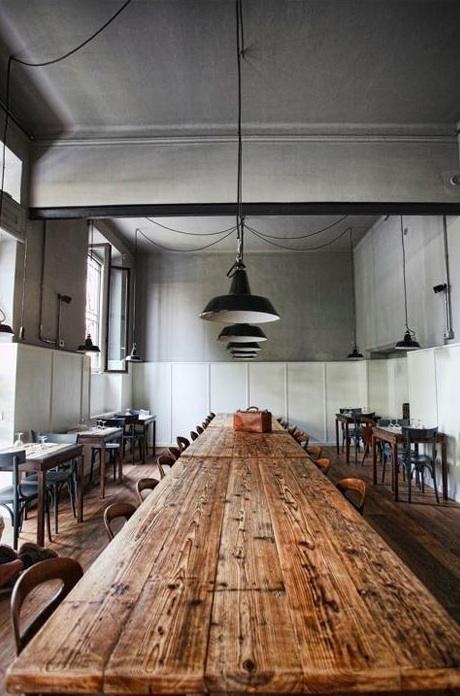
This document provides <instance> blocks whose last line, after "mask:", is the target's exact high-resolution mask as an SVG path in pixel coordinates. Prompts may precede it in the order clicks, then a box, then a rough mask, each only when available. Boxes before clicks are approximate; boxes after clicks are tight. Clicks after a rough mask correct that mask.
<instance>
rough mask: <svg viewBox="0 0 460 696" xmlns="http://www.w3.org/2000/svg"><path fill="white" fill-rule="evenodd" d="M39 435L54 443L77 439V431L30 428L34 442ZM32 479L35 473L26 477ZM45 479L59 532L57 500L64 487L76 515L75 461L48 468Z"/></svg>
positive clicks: (69, 443)
mask: <svg viewBox="0 0 460 696" xmlns="http://www.w3.org/2000/svg"><path fill="white" fill-rule="evenodd" d="M41 436H43V437H46V441H47V442H52V443H54V444H56V445H76V444H77V440H78V433H36V432H35V431H33V430H32V438H33V440H34V442H36V441H37V439H38V437H41ZM91 467H92V462H91ZM32 480H35V481H36V480H37V475H36V474H32V476H28V477H27V481H32ZM45 480H46V487H47V489H48V491H49V493H50V495H51V501H52V504H53V508H54V531H55V532H56V534H57V533H58V532H59V516H58V512H59V500H60V497H61V493H62V489H63V488H64V487H66V488H67V491H68V494H69V500H70V505H71V508H72V513H73V516H74V517H76V516H77V512H76V506H75V501H76V499H77V487H78V486H79V485H81V482H79V481H78V480H77V466H76V461H75V460H71V461H69V462H68V463H66V464H60V465H59V466H57V467H55V468H54V469H50V470H49V471H47V472H46V479H45Z"/></svg>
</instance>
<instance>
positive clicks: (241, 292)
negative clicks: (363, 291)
mask: <svg viewBox="0 0 460 696" xmlns="http://www.w3.org/2000/svg"><path fill="white" fill-rule="evenodd" d="M235 7H236V58H237V68H238V163H237V187H236V193H237V196H236V197H237V203H236V207H237V210H236V234H237V252H236V259H235V262H234V264H233V265H232V267H231V268H230V270H229V271H228V273H227V277H228V278H231V281H232V282H231V284H230V292H229V294H228V295H219V296H217V297H214V298H213V299H212V300H210V301H209V302H208V304H207V305H206V307H205V308H204V310H203V311H202V313H201V314H200V317H201V319H206V320H207V321H221V322H223V323H224V324H234V323H237V322H257V323H260V324H261V323H265V322H269V321H276V320H277V319H279V314H278V312H277V311H276V310H275V308H274V307H273V305H272V303H271V302H270V300H268V299H267V298H266V297H262V296H260V295H252V294H251V290H250V287H249V281H248V276H247V273H246V266H245V264H244V258H243V257H244V216H243V207H242V181H243V167H242V151H243V140H242V132H241V114H242V95H241V58H243V57H244V53H245V49H244V39H243V29H242V4H241V0H236V3H235Z"/></svg>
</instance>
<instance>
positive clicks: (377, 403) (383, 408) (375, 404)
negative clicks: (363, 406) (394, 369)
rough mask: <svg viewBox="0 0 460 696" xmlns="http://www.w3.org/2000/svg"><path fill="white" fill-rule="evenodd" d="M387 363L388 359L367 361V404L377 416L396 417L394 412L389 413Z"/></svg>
mask: <svg viewBox="0 0 460 696" xmlns="http://www.w3.org/2000/svg"><path fill="white" fill-rule="evenodd" d="M388 363H389V360H370V361H369V366H368V380H369V389H368V393H369V403H368V404H367V405H368V406H369V408H370V409H371V410H372V411H375V412H376V413H377V414H378V415H379V416H384V417H385V416H390V415H393V417H396V413H394V414H390V404H389V374H388V373H389V371H388Z"/></svg>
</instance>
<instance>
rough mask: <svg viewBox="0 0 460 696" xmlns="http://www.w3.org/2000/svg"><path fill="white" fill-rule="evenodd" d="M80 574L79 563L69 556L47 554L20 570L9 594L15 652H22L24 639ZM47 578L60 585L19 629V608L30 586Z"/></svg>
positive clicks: (47, 615) (54, 606) (26, 639)
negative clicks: (24, 626) (31, 618)
mask: <svg viewBox="0 0 460 696" xmlns="http://www.w3.org/2000/svg"><path fill="white" fill-rule="evenodd" d="M82 576H83V570H82V567H81V565H80V564H79V563H78V562H77V561H74V560H73V559H72V558H50V559H49V560H46V561H40V562H39V563H36V564H35V565H33V566H31V567H30V568H28V569H27V570H25V571H24V572H23V573H22V575H21V576H20V577H19V579H18V581H17V582H16V584H15V586H14V589H13V593H12V595H11V623H12V625H13V633H14V640H15V643H16V654H17V655H19V653H20V652H22V650H23V649H24V648H25V647H26V645H27V643H29V641H30V640H31V639H32V638H33V637H34V635H35V634H36V633H37V632H38V631H39V629H40V628H41V627H42V626H43V625H44V624H45V622H46V621H47V620H48V619H49V617H50V616H51V614H52V613H53V612H54V611H55V609H56V608H57V607H58V606H59V604H60V603H61V602H62V600H63V599H64V598H65V597H67V595H68V594H69V592H70V591H71V589H72V588H73V587H74V586H75V585H76V584H77V582H78V581H79V580H80V578H81V577H82ZM50 580H61V581H62V585H61V587H60V588H59V590H58V591H57V592H56V594H55V595H54V596H53V597H52V599H51V600H50V602H49V603H48V604H47V605H46V606H45V607H44V608H43V609H42V610H41V611H40V613H39V614H38V615H36V616H35V618H34V619H33V621H32V622H31V623H30V624H29V625H28V626H27V628H26V629H25V630H24V631H23V632H22V633H21V629H20V621H21V608H22V605H23V603H24V600H25V599H26V597H27V596H28V595H29V594H30V592H32V590H34V589H35V588H36V587H38V586H39V585H42V584H43V583H44V582H48V581H50Z"/></svg>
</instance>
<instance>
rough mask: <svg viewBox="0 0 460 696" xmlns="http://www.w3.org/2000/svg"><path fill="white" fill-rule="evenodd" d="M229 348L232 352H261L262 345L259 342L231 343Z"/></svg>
mask: <svg viewBox="0 0 460 696" xmlns="http://www.w3.org/2000/svg"><path fill="white" fill-rule="evenodd" d="M227 350H229V351H230V352H231V353H259V351H260V346H259V344H258V343H229V344H228V345H227Z"/></svg>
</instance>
